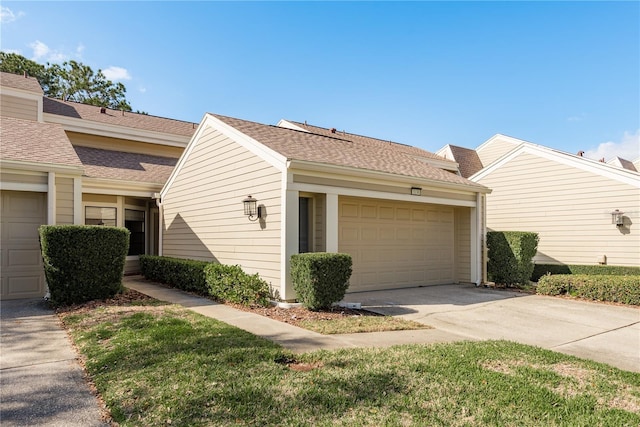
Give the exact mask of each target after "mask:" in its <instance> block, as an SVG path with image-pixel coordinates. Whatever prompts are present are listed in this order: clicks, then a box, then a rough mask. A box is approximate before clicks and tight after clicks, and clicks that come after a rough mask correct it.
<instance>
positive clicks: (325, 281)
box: [291, 252, 352, 310]
mask: <svg viewBox="0 0 640 427" xmlns="http://www.w3.org/2000/svg"><path fill="white" fill-rule="evenodd" d="M351 266H352V260H351V255H349V254H334V253H323V252H314V253H305V254H295V255H291V278H292V280H293V289H294V290H295V291H296V293H297V294H298V300H299V301H300V302H301V303H302V304H303V305H304V306H305V307H307V308H308V309H310V310H320V309H323V308H328V307H330V306H331V304H333V303H334V302H338V301H340V300H341V299H342V298H344V294H345V292H346V291H347V288H348V287H349V278H350V277H351V271H352V270H351Z"/></svg>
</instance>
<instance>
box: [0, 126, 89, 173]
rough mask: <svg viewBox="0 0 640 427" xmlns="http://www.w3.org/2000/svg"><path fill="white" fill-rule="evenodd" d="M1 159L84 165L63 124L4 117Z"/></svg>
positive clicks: (0, 147)
mask: <svg viewBox="0 0 640 427" xmlns="http://www.w3.org/2000/svg"><path fill="white" fill-rule="evenodd" d="M0 158H1V159H2V160H16V161H23V162H36V163H46V164H57V165H66V166H78V167H81V166H82V163H81V162H80V159H79V158H78V156H77V155H76V152H75V151H74V150H73V147H72V146H71V142H70V141H69V139H68V138H67V134H66V133H65V132H64V129H62V126H60V125H57V124H53V123H41V122H35V121H32V120H21V119H15V118H12V117H1V118H0Z"/></svg>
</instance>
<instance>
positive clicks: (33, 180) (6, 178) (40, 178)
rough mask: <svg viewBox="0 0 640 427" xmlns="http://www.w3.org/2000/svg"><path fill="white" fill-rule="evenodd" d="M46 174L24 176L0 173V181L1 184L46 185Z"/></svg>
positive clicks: (23, 174) (21, 174) (22, 174)
mask: <svg viewBox="0 0 640 427" xmlns="http://www.w3.org/2000/svg"><path fill="white" fill-rule="evenodd" d="M47 179H48V178H47V174H46V173H37V174H25V173H13V172H5V171H2V172H0V181H1V182H7V183H9V182H11V183H22V184H40V185H46V184H47Z"/></svg>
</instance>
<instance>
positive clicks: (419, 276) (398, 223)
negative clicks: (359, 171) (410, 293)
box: [338, 197, 454, 292]
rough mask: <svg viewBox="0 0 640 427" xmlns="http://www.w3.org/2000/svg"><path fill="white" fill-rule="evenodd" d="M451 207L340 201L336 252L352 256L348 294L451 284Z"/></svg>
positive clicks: (452, 257)
mask: <svg viewBox="0 0 640 427" xmlns="http://www.w3.org/2000/svg"><path fill="white" fill-rule="evenodd" d="M453 217H454V215H453V208H451V207H447V206H439V205H427V204H422V203H405V202H387V201H382V200H375V199H363V198H348V197H341V198H340V200H339V224H338V233H339V240H338V250H339V251H340V252H344V253H349V254H351V255H352V257H353V275H352V277H351V284H350V286H349V291H350V292H353V291H363V290H372V289H392V288H401V287H408V286H422V285H435V284H443V283H453V282H454V221H453Z"/></svg>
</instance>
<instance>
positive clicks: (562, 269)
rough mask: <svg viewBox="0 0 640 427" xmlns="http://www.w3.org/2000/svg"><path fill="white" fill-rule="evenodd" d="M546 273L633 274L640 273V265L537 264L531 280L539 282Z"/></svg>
mask: <svg viewBox="0 0 640 427" xmlns="http://www.w3.org/2000/svg"><path fill="white" fill-rule="evenodd" d="M546 274H587V275H607V276H609V275H611V276H633V275H640V267H625V266H618V265H575V264H536V265H535V266H534V267H533V274H532V275H531V281H533V282H537V281H538V280H539V279H540V277H542V276H544V275H546Z"/></svg>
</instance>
